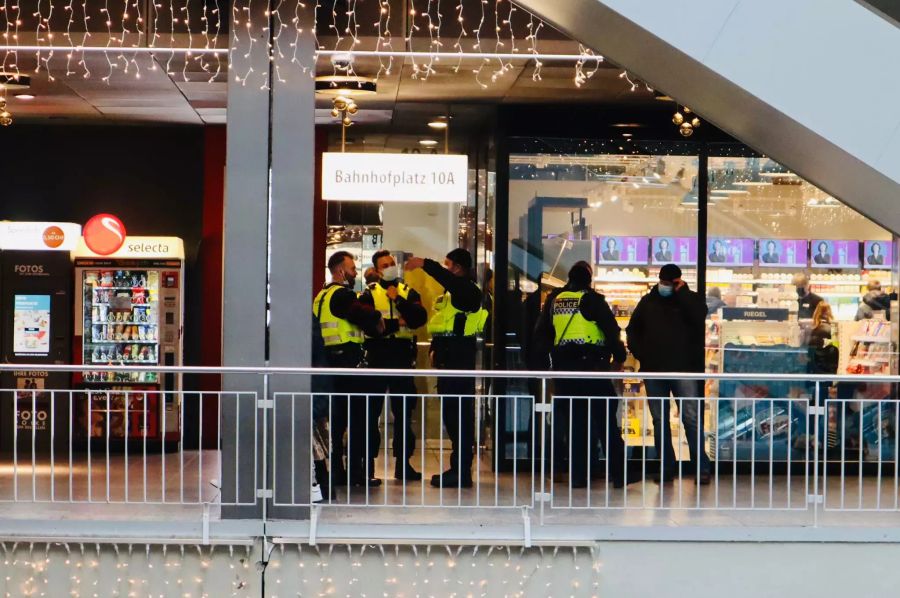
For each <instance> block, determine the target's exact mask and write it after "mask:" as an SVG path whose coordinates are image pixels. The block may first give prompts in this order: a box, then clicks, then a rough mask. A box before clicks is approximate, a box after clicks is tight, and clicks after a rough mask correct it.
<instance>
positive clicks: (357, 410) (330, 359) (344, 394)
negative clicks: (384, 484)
mask: <svg viewBox="0 0 900 598" xmlns="http://www.w3.org/2000/svg"><path fill="white" fill-rule="evenodd" d="M328 269H329V271H330V272H331V282H330V283H328V284H326V285H325V287H324V288H323V289H322V290H321V291H320V292H319V294H318V295H316V298H315V300H314V301H313V315H314V316H315V317H316V318H317V319H318V320H319V329H320V331H321V333H322V338H323V340H324V344H325V360H326V362H327V363H328V366H329V367H333V368H357V367H359V366H360V364H361V363H362V359H363V350H362V333H366V334H370V335H379V334H381V332H382V331H383V330H384V323H383V322H382V321H381V314H380V313H379V312H377V311H376V310H375V309H374V308H373V307H372V306H371V305H366V304H364V303H362V302H361V301H360V300H359V297H357V295H356V292H355V291H353V284H354V282H355V280H356V265H355V264H354V261H353V256H352V255H350V254H349V253H348V252H346V251H338V252H336V253H335V254H334V255H332V256H331V257H330V258H329V259H328ZM339 330H341V331H343V332H340V333H338V332H337V331H339ZM326 331H327V333H326ZM332 385H333V388H334V392H335V394H334V395H331V396H330V405H329V409H330V412H331V430H330V433H331V451H332V454H331V475H330V476H329V478H330V481H331V482H332V483H331V484H330V485H331V486H339V485H346V484H347V480H348V477H349V481H350V484H352V485H354V486H362V485H369V486H380V485H381V480H378V479H375V478H374V476H373V475H372V474H373V473H374V472H373V470H372V468H371V465H370V464H369V463H368V462H367V459H366V454H367V453H368V454H369V455H372V456H374V454H375V452H373V450H372V447H373V445H372V439H371V438H370V439H369V444H368V446H367V444H366V421H367V418H366V398H365V397H364V396H354V395H359V394H363V393H365V390H366V389H365V382H364V381H363V380H361V379H360V378H359V376H335V377H334V379H333V380H332ZM348 401H349V410H350V413H349V417H348V413H347V410H348ZM348 428H349V431H350V433H349V436H348V439H347V448H348V453H346V457H347V465H346V467H347V470H349V476H348V475H347V472H346V470H345V469H344V463H343V461H344V456H345V453H344V450H343V444H344V443H343V439H344V432H346V431H347V430H348ZM376 450H377V449H376Z"/></svg>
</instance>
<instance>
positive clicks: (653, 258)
mask: <svg viewBox="0 0 900 598" xmlns="http://www.w3.org/2000/svg"><path fill="white" fill-rule="evenodd" d="M650 262H651V263H652V264H653V265H656V266H662V265H664V264H678V265H679V266H695V265H696V264H697V237H653V238H652V239H651V244H650Z"/></svg>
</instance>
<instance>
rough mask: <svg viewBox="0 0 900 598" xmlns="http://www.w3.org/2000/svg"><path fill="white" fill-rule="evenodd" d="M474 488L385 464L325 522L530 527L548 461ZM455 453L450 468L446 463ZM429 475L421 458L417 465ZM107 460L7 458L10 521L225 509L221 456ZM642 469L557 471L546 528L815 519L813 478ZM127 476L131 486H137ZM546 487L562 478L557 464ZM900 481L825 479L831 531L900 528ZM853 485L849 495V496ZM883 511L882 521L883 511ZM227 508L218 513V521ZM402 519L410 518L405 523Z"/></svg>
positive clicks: (825, 517)
mask: <svg viewBox="0 0 900 598" xmlns="http://www.w3.org/2000/svg"><path fill="white" fill-rule="evenodd" d="M482 457H483V458H482V459H481V461H480V467H479V468H478V470H477V471H476V472H475V474H474V476H473V477H474V481H475V486H474V487H473V488H471V489H458V488H442V489H439V488H432V487H431V486H430V484H429V478H430V476H431V474H434V473H437V472H439V471H440V469H441V459H440V452H439V451H436V450H429V451H426V454H425V460H424V464H425V467H424V470H425V474H426V475H425V476H424V478H423V480H422V481H420V482H412V481H410V482H407V483H405V484H404V483H403V482H401V481H397V480H394V479H393V462H392V460H388V461H387V462H385V460H384V459H379V460H378V461H377V462H376V476H377V477H379V478H383V479H385V480H386V483H384V484H383V485H382V486H380V487H376V488H368V489H367V488H360V487H356V488H351V489H350V491H349V493H348V491H347V489H346V488H345V487H340V488H337V489H336V496H335V498H334V499H333V500H332V501H331V502H330V503H329V502H326V503H324V504H323V510H322V519H323V521H331V522H340V523H357V522H358V523H390V522H395V521H397V520H398V517H401V516H402V521H403V522H404V523H442V524H479V523H483V524H487V523H495V522H513V523H514V522H517V521H520V520H521V507H530V506H534V508H535V512H538V511H540V510H541V509H540V503H539V502H534V498H533V497H534V495H535V493H536V492H540V481H539V480H540V471H539V469H538V468H539V464H536V465H535V467H536V469H535V471H532V469H531V465H530V464H529V465H527V468H526V470H524V471H518V472H515V473H512V472H505V473H500V474H499V475H497V474H495V473H494V472H493V471H492V463H491V458H490V455H489V454H487V455H483V456H482ZM448 458H449V457H448V456H445V458H444V459H445V461H444V464H445V465H446V463H447V461H446V460H447V459H448ZM413 461H414V463H415V467H416V469H422V456H421V454H419V453H417V455H416V456H415V457H414V459H413ZM108 464H109V467H108V468H107V456H106V455H105V453H101V454H94V455H92V458H91V459H90V461H89V460H88V459H87V457H86V456H85V455H79V456H77V457H76V458H74V459H73V461H72V465H71V467H70V466H69V462H68V459H65V460H64V461H62V462H60V461H57V462H56V463H54V464H53V465H52V466H51V464H50V463H49V461H47V460H42V461H38V462H36V464H35V467H34V468H32V464H31V461H30V460H29V461H27V462H25V463H23V462H21V461H19V462H18V463H13V462H12V461H9V460H4V461H0V503H2V505H0V510H2V517H3V518H21V519H35V518H43V519H49V520H54V519H108V520H116V519H143V520H163V519H165V520H179V519H190V520H196V519H197V518H199V517H200V515H201V513H202V506H201V504H200V503H202V502H207V501H208V502H213V503H215V502H216V499H217V496H218V489H217V488H216V486H215V485H214V484H218V482H217V480H219V479H221V474H220V465H219V455H218V453H217V452H216V451H203V452H202V453H200V452H197V451H186V452H185V453H184V454H183V455H179V454H177V453H176V454H167V455H165V457H163V456H162V455H160V454H155V455H148V457H147V460H146V467H145V466H144V465H145V461H144V458H143V455H138V456H134V455H131V456H129V458H128V459H127V466H126V459H125V457H124V456H123V455H110V457H109V460H108ZM642 469H643V468H642V467H641V464H640V463H638V464H637V467H632V475H633V476H636V477H637V478H638V479H637V481H635V482H633V483H631V484H629V485H628V486H626V487H625V488H621V489H616V488H612V487H610V486H608V485H607V484H606V482H605V480H604V479H602V476H601V479H597V480H595V481H594V482H593V483H592V484H591V486H590V487H589V488H570V487H569V485H568V480H567V477H566V476H565V475H561V474H559V473H556V474H555V475H554V476H552V477H553V478H554V483H553V484H552V488H548V490H549V491H550V493H551V500H550V501H548V502H545V503H544V505H543V514H544V521H545V522H546V523H551V524H552V523H560V524H569V525H581V524H590V525H613V526H615V525H663V526H685V525H687V526H723V525H727V526H798V525H800V526H803V525H811V524H812V522H813V508H812V506H811V505H810V504H809V503H808V502H807V497H808V496H809V495H811V494H813V493H814V491H813V482H814V480H813V478H812V477H809V476H804V475H793V476H787V475H777V474H776V475H771V476H770V475H768V474H767V473H766V474H757V475H755V476H750V475H746V474H738V475H733V474H731V473H727V474H726V473H721V474H719V475H718V476H714V477H713V480H712V483H711V484H710V485H708V486H699V485H697V484H696V481H695V480H694V478H693V477H690V476H684V477H683V478H682V479H681V480H680V481H675V482H673V483H669V484H665V485H663V486H662V487H661V486H660V485H658V484H657V483H655V482H653V481H652V480H651V479H650V476H649V475H648V476H647V479H646V480H644V479H641V477H640V474H641V473H643V472H642ZM126 475H127V479H126ZM546 475H547V478H548V479H550V478H551V472H550V469H549V467H548V470H547V472H546ZM898 486H900V479H897V478H895V476H894V473H893V472H890V475H885V476H884V477H882V478H881V481H880V482H879V479H878V478H877V477H875V476H858V475H856V474H851V473H850V472H849V471H847V472H845V475H844V477H843V478H842V477H841V476H840V473H839V472H838V473H836V474H831V475H829V476H828V477H827V478H821V479H820V488H819V492H820V494H821V493H823V492H824V495H825V496H824V503H823V504H820V505H819V506H818V509H819V512H818V517H817V522H818V523H819V524H820V525H854V526H897V524H898V523H900V492H898ZM842 488H843V492H842V491H841V489H842ZM873 511H880V512H873ZM218 513H219V510H218V508H217V507H215V506H214V507H213V508H212V509H211V516H212V517H217V516H218ZM401 514H402V515H401Z"/></svg>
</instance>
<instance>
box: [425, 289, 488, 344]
mask: <svg viewBox="0 0 900 598" xmlns="http://www.w3.org/2000/svg"><path fill="white" fill-rule="evenodd" d="M458 317H465V319H466V323H465V326H463V333H462V335H461V336H475V335H477V334H481V333H482V331H484V323H485V322H486V321H487V317H488V311H487V310H486V309H484V308H483V307H482V308H481V309H479V310H478V311H473V312H464V311H461V310H458V309H456V307H454V306H453V302H452V301H451V300H450V293H448V292H445V293H444V294H443V295H441V296H440V297H438V298H437V299H435V300H434V315H433V316H431V319H430V320H428V332H430V333H431V335H432V336H457V335H456V333H455V324H456V320H457V318H458Z"/></svg>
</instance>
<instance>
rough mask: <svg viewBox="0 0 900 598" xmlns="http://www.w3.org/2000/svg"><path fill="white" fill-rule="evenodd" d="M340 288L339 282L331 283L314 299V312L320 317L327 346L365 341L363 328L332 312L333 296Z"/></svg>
mask: <svg viewBox="0 0 900 598" xmlns="http://www.w3.org/2000/svg"><path fill="white" fill-rule="evenodd" d="M339 288H341V285H339V284H332V285H329V286H327V287H325V288H324V289H322V290H321V291H319V294H318V295H316V298H315V299H314V300H313V313H315V314H317V315H318V317H319V326H321V328H322V339H323V340H324V341H325V346H326V347H332V346H335V345H343V344H344V343H362V342H363V334H362V330H360V329H359V327H358V326H356V325H354V324H351V323H350V322H349V321H348V320H345V319H344V318H339V317H337V316H335V315H334V314H333V313H331V297H332V296H333V295H334V293H335V292H336V291H337V290H338V289H339Z"/></svg>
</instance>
